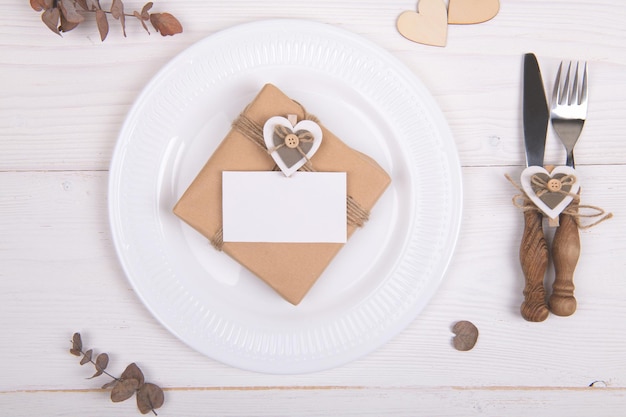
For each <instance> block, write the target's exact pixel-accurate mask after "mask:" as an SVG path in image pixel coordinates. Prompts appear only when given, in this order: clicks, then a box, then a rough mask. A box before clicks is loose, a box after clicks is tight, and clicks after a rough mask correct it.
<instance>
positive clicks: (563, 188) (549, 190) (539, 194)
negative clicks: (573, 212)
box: [520, 166, 580, 219]
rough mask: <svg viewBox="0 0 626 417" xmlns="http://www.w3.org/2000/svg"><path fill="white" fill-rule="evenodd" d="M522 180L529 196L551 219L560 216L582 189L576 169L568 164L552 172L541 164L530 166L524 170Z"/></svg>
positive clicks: (523, 187)
mask: <svg viewBox="0 0 626 417" xmlns="http://www.w3.org/2000/svg"><path fill="white" fill-rule="evenodd" d="M520 182H521V184H522V189H523V190H524V192H525V193H526V195H527V196H528V198H529V199H530V200H531V201H532V202H533V203H534V204H535V206H537V208H539V209H540V210H541V211H542V212H544V213H545V214H546V216H548V217H549V218H551V219H556V218H557V217H559V214H561V212H563V210H565V208H566V207H567V206H568V205H569V204H570V203H571V202H572V200H573V199H574V196H575V195H576V194H577V193H578V190H579V189H580V184H579V182H578V179H577V178H576V171H575V170H574V168H571V167H566V166H559V167H556V168H554V169H553V170H552V172H548V171H547V170H546V169H545V168H543V167H539V166H531V167H528V168H526V169H525V170H524V171H522V177H521V180H520Z"/></svg>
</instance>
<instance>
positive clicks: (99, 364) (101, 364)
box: [96, 353, 109, 371]
mask: <svg viewBox="0 0 626 417" xmlns="http://www.w3.org/2000/svg"><path fill="white" fill-rule="evenodd" d="M108 365H109V355H107V354H106V353H101V354H99V355H98V356H97V357H96V369H97V370H98V371H104V370H105V369H107V366H108Z"/></svg>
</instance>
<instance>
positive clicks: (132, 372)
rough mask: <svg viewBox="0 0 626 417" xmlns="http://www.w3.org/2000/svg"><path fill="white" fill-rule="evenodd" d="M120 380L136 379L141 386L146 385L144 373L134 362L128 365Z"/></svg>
mask: <svg viewBox="0 0 626 417" xmlns="http://www.w3.org/2000/svg"><path fill="white" fill-rule="evenodd" d="M120 379H121V380H126V379H135V380H137V381H138V382H139V386H141V385H143V383H144V377H143V372H141V369H139V367H138V366H137V364H135V363H134V362H133V363H131V364H130V365H128V366H127V367H126V369H124V372H122V376H121V377H120Z"/></svg>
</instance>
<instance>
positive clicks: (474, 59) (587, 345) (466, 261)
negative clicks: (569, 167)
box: [0, 0, 626, 417]
mask: <svg viewBox="0 0 626 417" xmlns="http://www.w3.org/2000/svg"><path fill="white" fill-rule="evenodd" d="M104 3H105V1H103V5H104ZM106 3H108V2H106ZM125 3H126V5H127V8H139V7H141V5H140V4H139V3H137V4H135V3H133V2H132V1H131V0H127V1H126V2H125ZM0 4H1V5H2V7H1V10H2V11H3V13H2V25H0V312H1V315H0V317H1V320H0V334H2V337H1V338H0V340H1V341H0V415H3V416H13V417H15V416H35V415H40V416H61V415H91V416H96V415H103V416H104V415H106V416H114V415H119V416H122V415H124V416H132V415H140V414H139V412H138V411H137V409H136V408H135V404H134V403H133V401H129V402H125V403H121V404H114V403H112V402H110V401H109V399H108V394H107V392H104V391H102V390H101V389H100V388H99V387H100V385H101V384H102V383H103V380H101V379H96V380H88V379H86V378H85V377H87V376H89V372H90V369H86V368H83V367H80V366H79V365H78V364H77V359H76V358H75V357H73V356H71V355H70V354H69V352H68V349H69V346H70V344H69V339H70V338H71V335H72V333H73V332H74V331H80V332H81V333H82V334H83V338H84V340H85V343H86V345H89V346H91V347H94V348H96V349H97V350H99V351H106V352H108V353H109V354H110V355H111V365H110V370H111V371H112V372H114V373H118V374H119V373H121V372H122V370H123V368H124V367H125V365H126V364H128V363H130V362H133V361H136V362H137V363H138V364H140V366H141V367H142V369H143V370H144V373H145V374H146V378H147V379H149V380H151V381H152V382H155V383H157V384H159V385H160V386H162V387H163V388H164V389H165V395H166V402H165V405H164V406H163V407H162V408H161V409H159V410H158V412H159V415H162V416H183V415H187V416H191V415H198V416H199V415H210V416H218V415H220V416H222V415H223V416H243V415H250V416H252V415H254V416H261V415H263V416H295V415H318V416H327V415H350V416H365V415H371V416H385V415H389V416H391V415H394V416H395V415H398V416H400V415H404V416H416V415H424V416H447V415H450V416H453V415H454V416H458V415H464V416H468V415H490V416H529V415H546V416H547V415H549V416H570V417H571V416H589V415H594V416H600V415H606V416H617V415H623V414H624V413H626V348H625V345H626V332H625V330H626V325H625V324H624V318H625V317H626V239H625V238H624V230H625V228H626V221H625V220H624V219H625V218H626V210H625V209H624V207H625V206H626V187H625V185H626V182H625V178H626V165H625V164H626V138H624V132H626V117H625V111H626V29H624V21H626V7H625V6H624V4H623V1H622V0H597V1H594V2H584V1H571V0H570V1H566V0H547V1H546V0H542V1H540V0H502V1H501V9H500V12H499V14H498V15H497V16H496V18H494V19H493V20H491V21H489V22H487V23H483V24H480V25H472V26H451V27H450V28H449V33H448V44H447V46H446V47H444V48H438V47H431V46H424V45H420V44H416V43H412V42H409V41H408V40H406V39H405V38H403V37H402V36H400V35H399V34H398V32H397V31H396V28H395V21H396V18H397V17H398V15H399V14H400V13H401V12H402V11H404V10H409V9H413V10H414V9H415V6H416V2H415V1H399V0H393V1H382V0H378V1H373V0H360V1H354V0H339V1H329V0H323V1H300V0H290V1H285V0H270V1H264V2H252V1H238V0H228V1H225V0H215V1H199V0H185V1H182V0H179V1H168V0H159V1H157V2H155V6H154V9H155V10H157V9H158V10H159V11H169V12H171V13H172V14H174V15H175V16H176V17H177V18H178V19H179V20H180V21H181V22H182V24H183V26H184V33H183V34H180V35H176V36H173V37H168V38H162V37H161V36H160V35H158V34H154V33H153V34H152V35H151V36H148V35H147V34H145V33H143V32H142V29H141V28H139V27H138V25H137V24H136V22H131V21H129V22H128V25H127V26H128V37H127V38H124V37H123V36H122V35H121V33H120V31H119V30H116V29H117V27H116V26H114V25H113V24H112V25H111V26H112V28H111V32H110V34H109V37H108V39H106V41H105V42H100V39H99V37H98V34H97V30H96V28H95V25H94V24H93V22H88V23H85V24H84V25H83V26H81V27H79V28H78V29H76V30H75V31H73V32H70V33H68V34H66V35H65V36H63V37H62V38H61V37H59V36H56V35H54V34H53V33H52V32H50V31H49V30H48V29H47V28H46V27H45V26H44V25H43V23H41V21H40V17H39V14H38V13H36V12H34V11H33V10H32V9H31V8H30V6H29V4H28V2H27V1H25V0H23V1H9V0H0ZM277 17H278V18H281V17H289V18H302V19H309V20H313V21H318V22H323V23H327V24H330V25H334V26H337V27H341V28H344V29H346V30H348V31H351V32H353V33H356V34H358V35H361V36H362V37H364V38H366V39H368V40H370V41H372V42H374V43H375V44H378V45H380V46H381V47H383V48H385V49H387V50H388V51H390V52H391V53H392V54H393V55H395V56H396V57H397V58H398V59H400V60H401V61H403V62H404V63H405V64H406V65H407V66H408V67H409V68H410V69H411V70H412V71H413V72H414V73H415V75H416V76H417V77H419V78H420V79H421V80H422V81H423V83H424V84H425V85H426V86H427V87H428V89H429V90H430V91H431V93H432V94H433V96H434V97H435V100H436V101H437V102H438V104H439V106H440V107H441V109H442V111H443V113H444V115H445V117H446V119H447V121H448V123H449V125H450V127H451V130H452V133H453V135H454V138H455V141H456V144H457V147H458V153H459V156H460V160H461V164H462V170H463V176H464V193H465V195H464V211H463V216H462V222H463V223H462V228H461V233H460V237H459V241H458V247H457V250H456V253H455V255H454V258H453V261H452V263H451V266H450V268H449V270H448V272H447V274H446V276H445V279H444V282H443V284H442V285H441V287H440V288H439V290H438V292H437V293H436V295H435V296H434V298H433V299H432V301H431V302H430V304H429V305H428V307H427V308H426V309H425V310H424V311H423V313H422V314H421V315H419V317H418V318H417V319H416V320H415V321H414V322H412V323H411V324H410V326H408V328H406V330H405V331H403V332H401V333H400V334H399V335H398V336H397V337H395V338H394V339H393V340H392V341H391V342H389V343H387V344H386V345H384V346H383V347H381V348H380V349H378V350H377V351H375V352H374V353H372V354H370V355H368V356H366V357H364V358H362V359H359V360H356V361H354V362H351V363H349V364H347V365H344V366H341V367H338V368H335V369H331V370H327V371H323V372H317V373H311V374H305V375H286V376H285V375H282V376H281V375H265V374H259V373H254V372H247V371H242V370H239V369H235V368H232V367H229V366H226V365H224V364H221V363H219V362H217V361H215V360H212V359H210V358H207V357H205V356H203V355H201V354H199V353H197V352H195V351H193V350H191V349H190V348H188V347H187V346H186V345H185V344H183V343H182V342H181V341H179V340H178V339H177V338H176V337H174V336H173V335H172V334H170V333H169V332H168V331H167V330H166V329H165V328H164V327H162V326H161V325H160V324H159V322H157V320H156V319H154V318H153V316H152V315H151V314H150V313H149V311H148V310H147V309H146V308H145V307H144V305H143V304H142V303H141V302H140V300H139V298H138V296H137V295H136V294H135V293H134V292H133V290H132V289H131V286H130V284H129V282H128V280H127V278H126V277H125V275H124V273H123V271H122V268H121V266H120V264H119V261H118V259H117V257H116V254H115V250H114V246H113V242H112V238H111V233H110V230H109V224H108V213H107V181H108V167H109V163H110V161H111V157H112V152H113V148H114V146H115V143H116V139H117V135H118V132H119V131H120V129H121V125H122V123H123V121H124V119H125V117H126V115H127V112H128V111H129V109H130V106H131V105H132V103H133V101H134V100H135V98H136V97H137V96H138V94H139V92H140V91H141V89H142V88H143V87H144V86H145V85H146V83H147V82H148V81H149V80H150V78H151V77H152V76H153V75H154V74H155V73H156V72H157V71H158V70H159V69H160V68H161V67H162V66H163V65H164V64H165V63H166V62H168V61H169V60H170V59H172V58H173V57H174V56H175V55H176V54H177V53H179V52H181V51H183V50H184V49H185V48H187V47H189V46H190V45H192V44H193V43H195V42H197V41H199V40H201V39H203V38H205V37H206V36H209V35H211V34H213V33H215V32H217V31H219V30H222V29H225V28H229V27H232V26H234V25H237V24H241V23H245V22H251V21H257V20H262V19H268V18H277ZM531 51H532V52H535V53H536V55H537V56H538V58H539V62H540V64H541V67H542V70H543V72H544V80H545V81H546V84H547V85H548V86H550V88H551V85H552V82H553V78H554V75H555V73H556V69H557V67H558V63H559V62H560V60H561V59H581V60H587V61H588V62H589V65H590V80H589V85H590V93H589V95H590V104H589V117H588V121H587V124H586V125H585V129H584V131H583V135H582V137H581V139H580V141H579V144H578V146H577V168H578V169H579V171H580V172H581V175H583V176H584V178H585V184H584V193H583V195H584V199H583V200H584V202H586V203H588V204H595V205H598V206H602V207H603V208H605V209H607V210H608V211H611V212H613V214H614V218H613V219H611V220H609V221H608V222H605V223H603V224H601V225H599V226H597V227H595V228H591V229H589V230H584V231H582V232H581V242H582V252H583V253H582V257H581V259H580V262H579V265H578V268H577V273H576V285H577V287H576V294H577V297H578V300H579V306H578V310H577V312H576V313H575V314H574V315H573V316H571V317H567V318H562V317H556V316H550V317H549V318H548V320H546V321H545V322H542V323H529V322H526V321H524V320H523V319H522V318H521V316H520V314H519V305H520V303H521V300H522V295H521V294H522V289H523V277H522V275H521V271H520V267H519V262H518V248H519V240H520V236H521V233H522V226H523V224H522V215H521V213H520V212H519V210H518V209H516V208H515V207H514V206H513V205H512V204H511V197H512V195H513V194H514V193H515V190H514V189H513V188H512V186H511V185H510V184H509V183H508V182H507V181H506V179H505V178H504V174H506V173H510V174H512V175H519V173H520V172H521V170H522V167H523V165H524V153H523V147H522V141H521V138H522V129H521V107H520V102H521V100H520V99H521V96H520V94H521V85H520V84H521V69H522V65H521V62H522V55H523V54H524V53H526V52H531ZM548 134H549V137H548V140H549V143H550V144H549V145H548V150H547V157H546V159H547V160H549V159H551V160H553V161H555V162H557V161H558V160H560V159H563V158H564V152H563V151H562V149H561V147H560V146H559V145H558V143H557V140H556V137H555V135H554V132H553V131H552V130H551V129H550V130H549V133H548ZM458 320H470V321H472V322H473V323H474V324H476V326H477V327H478V328H479V330H480V337H479V339H478V343H477V345H476V346H475V347H474V349H473V350H471V351H468V352H460V351H457V350H455V349H454V348H453V347H452V345H451V338H452V333H451V326H452V324H453V323H454V322H456V321H458Z"/></svg>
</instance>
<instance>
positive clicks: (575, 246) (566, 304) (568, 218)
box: [550, 201, 580, 316]
mask: <svg viewBox="0 0 626 417" xmlns="http://www.w3.org/2000/svg"><path fill="white" fill-rule="evenodd" d="M569 208H570V209H571V210H574V211H577V210H578V202H576V201H572V203H571V204H570V206H569ZM579 256H580V236H579V234H578V225H577V224H576V219H575V218H574V216H572V215H571V214H565V213H561V216H560V219H559V227H558V228H557V229H556V231H555V232H554V240H553V242H552V258H553V261H554V271H555V278H554V284H553V285H552V295H551V296H550V310H551V311H552V312H553V313H554V314H556V315H558V316H570V315H572V314H574V312H575V311H576V298H574V269H576V264H577V263H578V258H579Z"/></svg>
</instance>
